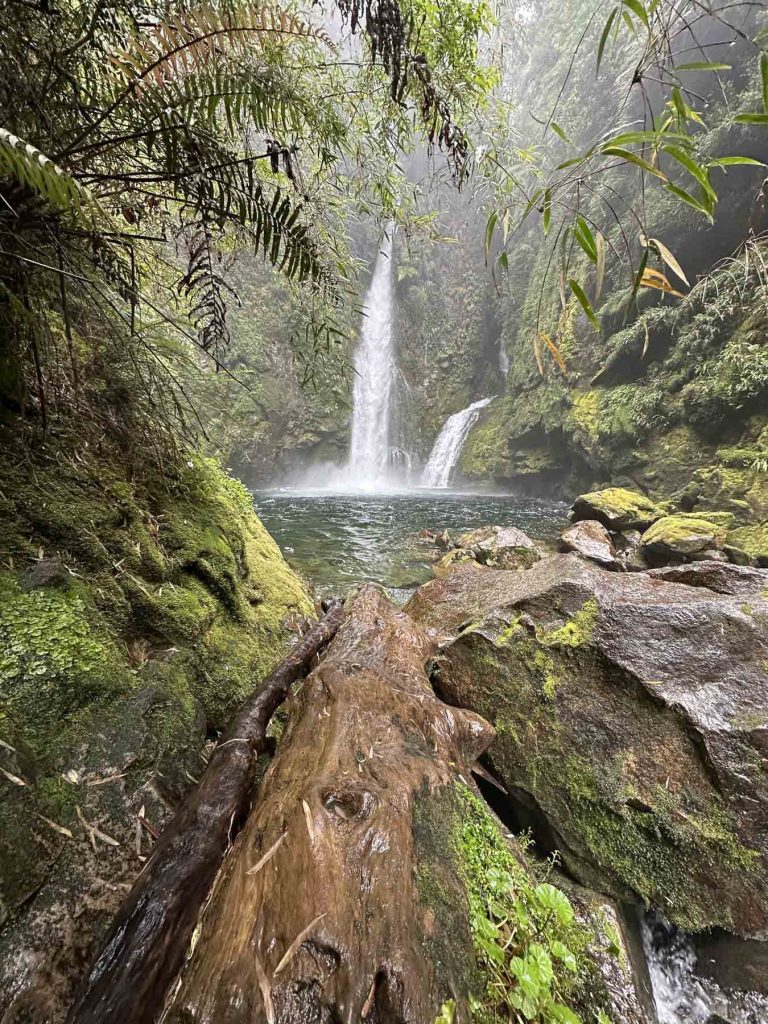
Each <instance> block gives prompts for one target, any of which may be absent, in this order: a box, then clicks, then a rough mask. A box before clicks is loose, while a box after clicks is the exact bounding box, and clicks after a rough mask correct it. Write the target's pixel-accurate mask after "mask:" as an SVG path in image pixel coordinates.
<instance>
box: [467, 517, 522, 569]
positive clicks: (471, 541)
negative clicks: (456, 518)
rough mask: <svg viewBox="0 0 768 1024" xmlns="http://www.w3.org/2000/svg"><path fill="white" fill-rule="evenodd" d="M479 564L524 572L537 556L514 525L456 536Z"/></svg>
mask: <svg viewBox="0 0 768 1024" xmlns="http://www.w3.org/2000/svg"><path fill="white" fill-rule="evenodd" d="M458 543H459V547H460V548H463V549H465V550H467V551H471V552H472V554H473V556H474V558H475V560H476V561H478V562H480V564H481V565H489V566H492V567H493V568H495V569H527V568H529V567H530V566H531V565H533V563H534V562H537V561H538V560H539V558H540V557H541V556H540V554H539V551H538V549H537V548H536V545H535V544H534V542H533V541H532V540H531V538H530V537H529V536H528V534H527V533H523V531H522V530H518V528H517V527H516V526H480V527H478V528H477V529H476V530H470V531H469V533H465V534H462V536H461V537H459V541H458Z"/></svg>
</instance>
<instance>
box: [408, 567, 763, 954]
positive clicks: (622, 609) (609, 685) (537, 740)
mask: <svg viewBox="0 0 768 1024" xmlns="http://www.w3.org/2000/svg"><path fill="white" fill-rule="evenodd" d="M755 583H756V585H755V587H754V589H753V590H751V591H750V590H749V589H748V588H747V590H746V591H745V590H739V593H738V594H734V595H730V594H722V593H716V592H714V591H712V590H709V589H707V588H706V587H702V586H688V585H685V584H682V583H673V582H667V581H666V580H664V579H662V578H659V577H658V576H654V575H652V574H650V573H610V572H605V571H604V570H602V569H600V568H598V567H597V566H595V565H593V564H591V563H589V562H586V561H583V560H582V559H579V558H577V557H575V556H573V555H557V556H554V557H552V558H548V559H546V560H544V561H542V562H539V563H538V564H537V565H534V566H533V567H532V568H531V569H530V570H529V571H528V572H525V573H502V572H494V571H492V570H489V571H487V572H483V573H472V572H467V571H466V570H464V569H458V570H456V572H455V573H453V574H452V575H451V576H449V577H447V578H446V579H443V580H439V581H434V582H432V583H429V584H427V585H426V586H424V587H422V588H421V589H420V590H419V591H417V593H416V594H415V595H414V597H413V598H412V599H411V600H410V602H409V604H408V605H407V606H406V608H407V611H408V612H409V613H410V614H411V615H412V616H413V617H414V618H415V619H416V620H417V621H418V622H420V623H421V624H422V625H423V626H424V627H425V628H426V629H427V631H428V632H430V633H431V634H432V635H433V637H434V638H435V639H436V640H437V641H438V643H439V644H440V651H439V657H438V659H437V662H436V665H437V669H436V680H435V681H436V685H437V687H438V690H439V692H440V693H441V694H442V695H443V696H444V697H445V698H446V699H447V700H449V701H450V702H452V703H455V704H457V705H459V706H462V707H467V708H470V709H472V710H474V711H476V712H478V713H480V714H482V715H483V716H484V717H485V718H487V719H488V720H490V721H491V722H492V723H493V725H494V726H495V728H496V730H497V734H498V735H497V739H496V741H495V742H494V744H493V746H492V747H491V751H490V757H491V762H492V768H493V769H494V770H495V771H496V772H497V773H498V775H499V777H500V778H501V779H502V780H503V781H504V783H505V785H506V786H507V788H508V790H509V791H510V792H511V793H514V794H516V795H517V796H518V798H519V800H520V802H521V804H524V805H526V807H527V810H528V812H529V813H530V814H531V815H532V820H533V822H534V823H536V822H538V825H539V827H540V832H541V834H542V835H544V836H549V837H550V841H551V843H552V845H553V846H556V847H557V848H558V849H559V850H560V852H561V854H562V858H563V862H564V864H565V866H566V868H567V869H568V870H569V871H571V873H572V874H574V875H575V876H576V877H577V878H579V879H580V880H581V881H582V882H583V883H585V884H587V885H591V886H593V887H596V888H598V889H601V890H602V891H604V892H608V893H611V894H612V895H614V896H615V897H617V898H619V899H635V900H640V901H644V902H646V903H650V904H654V905H656V906H658V907H660V908H661V909H662V910H663V912H664V914H665V915H666V916H667V917H668V918H669V919H670V920H672V921H673V922H675V923H677V924H678V925H679V926H681V927H683V928H686V929H691V930H697V929H703V928H708V927H712V926H720V927H722V928H725V929H727V930H729V931H731V932H733V933H735V934H738V935H741V936H744V937H753V938H766V937H767V936H768V879H767V878H766V865H767V857H768V772H766V765H768V600H766V597H765V595H764V593H763V590H764V588H763V584H762V580H759V581H755Z"/></svg>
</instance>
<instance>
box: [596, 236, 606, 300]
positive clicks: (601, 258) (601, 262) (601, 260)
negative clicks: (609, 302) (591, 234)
mask: <svg viewBox="0 0 768 1024" xmlns="http://www.w3.org/2000/svg"><path fill="white" fill-rule="evenodd" d="M595 249H596V250H597V271H596V273H595V303H597V302H599V301H600V295H601V294H602V291H603V280H604V278H605V238H604V237H603V234H602V232H601V231H598V232H597V234H596V235H595Z"/></svg>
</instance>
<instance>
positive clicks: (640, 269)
mask: <svg viewBox="0 0 768 1024" xmlns="http://www.w3.org/2000/svg"><path fill="white" fill-rule="evenodd" d="M647 265H648V250H647V249H646V250H645V252H644V253H643V255H642V256H641V257H640V266H639V267H638V269H637V273H636V274H635V280H634V281H633V282H632V294H631V295H630V297H629V301H630V303H631V302H632V301H633V300H634V298H635V296H636V295H637V293H638V291H639V289H640V282H641V281H642V280H643V275H644V274H645V268H646V266H647Z"/></svg>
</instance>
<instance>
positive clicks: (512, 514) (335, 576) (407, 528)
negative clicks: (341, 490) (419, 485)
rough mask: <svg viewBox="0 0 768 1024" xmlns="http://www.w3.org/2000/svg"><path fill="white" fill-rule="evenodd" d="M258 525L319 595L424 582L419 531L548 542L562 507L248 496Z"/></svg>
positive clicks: (439, 497) (388, 497)
mask: <svg viewBox="0 0 768 1024" xmlns="http://www.w3.org/2000/svg"><path fill="white" fill-rule="evenodd" d="M254 498H255V501H256V508H257V511H258V513H259V516H260V517H261V519H262V521H263V523H264V525H265V526H266V527H267V529H268V530H269V532H270V533H271V534H272V536H273V537H274V538H275V539H276V540H277V543H278V544H279V545H280V547H281V548H282V550H283V552H284V554H285V557H286V558H287V560H288V561H289V562H290V564H291V565H292V566H293V567H294V568H295V569H297V570H298V571H299V572H301V573H302V574H303V575H304V576H305V577H307V578H308V579H309V580H310V581H311V582H312V583H314V584H315V586H316V588H317V590H318V591H319V592H320V593H339V594H341V593H344V592H345V591H346V590H347V589H348V588H349V587H350V586H352V585H353V584H356V583H360V582H362V581H364V580H372V581H374V582H377V583H383V584H384V585H385V586H387V587H392V588H395V589H403V588H409V587H413V586H417V585H418V584H420V583H423V582H425V581H426V580H428V579H430V578H431V577H432V563H431V561H430V560H429V549H428V548H427V547H425V546H424V545H422V544H419V543H418V540H417V534H418V532H419V530H421V529H422V528H424V527H426V528H428V529H430V530H435V531H440V530H448V532H449V533H450V534H451V535H452V536H456V535H458V534H460V533H462V532H463V531H465V530H471V529H474V528H475V527H477V526H483V525H485V524H488V523H495V524H498V525H500V526H518V527H519V528H520V529H521V530H525V532H526V533H527V534H529V535H530V536H531V537H533V538H534V539H536V540H554V539H555V538H556V537H557V536H558V534H559V532H560V530H562V528H563V526H564V525H565V524H566V511H567V506H566V505H565V504H561V503H555V502H542V501H538V500H535V499H532V498H517V497H512V496H510V495H499V496H492V495H485V494H458V493H449V492H442V491H440V492H435V491H419V492H411V493H401V494H381V495H370V494H330V493H324V492H319V493H314V494H312V493H307V494H298V493H296V492H291V491H259V492H255V493H254Z"/></svg>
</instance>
